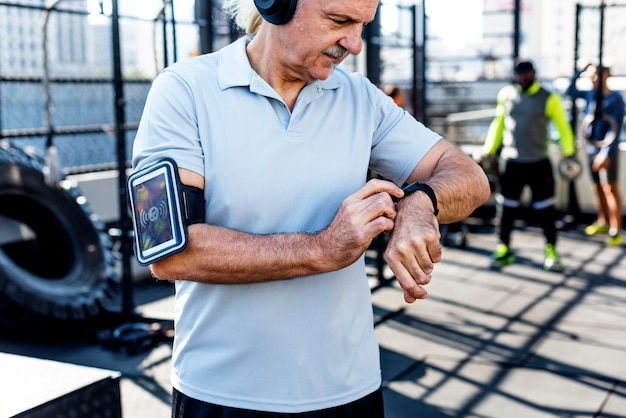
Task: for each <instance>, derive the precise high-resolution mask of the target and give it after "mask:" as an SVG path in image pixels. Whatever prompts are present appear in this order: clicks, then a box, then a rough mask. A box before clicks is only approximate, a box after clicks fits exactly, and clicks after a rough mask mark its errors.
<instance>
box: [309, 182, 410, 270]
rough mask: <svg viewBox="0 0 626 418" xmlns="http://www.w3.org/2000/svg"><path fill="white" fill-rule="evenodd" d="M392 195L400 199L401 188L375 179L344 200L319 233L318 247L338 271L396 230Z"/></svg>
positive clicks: (401, 194)
mask: <svg viewBox="0 0 626 418" xmlns="http://www.w3.org/2000/svg"><path fill="white" fill-rule="evenodd" d="M392 196H393V197H397V198H401V197H402V196H403V191H402V189H401V188H399V187H398V186H396V185H395V184H394V183H392V182H390V181H386V180H380V179H373V180H370V181H368V182H367V183H366V184H365V185H364V186H363V187H361V188H360V189H359V190H357V191H356V192H355V193H353V194H352V195H350V196H348V197H347V198H346V199H345V200H344V201H343V203H342V204H341V207H340V208H339V210H338V211H337V214H336V215H335V217H334V219H333V220H332V222H331V223H330V225H328V227H326V228H325V229H324V230H322V231H321V232H320V233H319V234H318V239H319V245H320V246H323V248H324V249H325V250H326V251H327V254H328V257H329V260H328V261H329V262H331V263H333V264H335V265H336V266H337V268H336V269H339V268H343V267H346V266H349V265H350V264H352V263H354V262H355V261H356V260H357V259H358V258H359V257H360V256H361V255H362V254H363V253H364V252H365V250H367V248H368V247H369V246H370V244H371V242H372V240H373V239H374V238H375V237H376V236H377V235H378V234H380V233H381V232H385V231H391V230H393V227H394V220H395V218H396V207H395V204H394V202H393V201H392Z"/></svg>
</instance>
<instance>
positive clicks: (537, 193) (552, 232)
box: [498, 159, 556, 245]
mask: <svg viewBox="0 0 626 418" xmlns="http://www.w3.org/2000/svg"><path fill="white" fill-rule="evenodd" d="M525 186H529V187H530V190H531V192H532V207H533V209H535V210H536V211H537V214H538V215H539V218H540V219H541V227H542V229H543V233H544V235H545V237H546V243H548V244H553V245H555V244H556V211H555V209H554V203H555V196H554V175H553V172H552V164H551V163H550V160H548V159H544V160H540V161H537V162H532V163H527V162H518V161H514V160H509V161H507V163H506V165H505V167H504V171H503V172H502V173H501V175H500V195H501V196H500V197H499V199H498V201H499V203H500V206H501V207H500V225H499V232H498V235H499V237H500V241H501V242H503V243H505V244H507V245H509V243H510V241H511V232H512V231H513V223H514V221H515V219H517V218H518V210H520V209H521V208H520V199H521V196H522V192H523V190H524V187H525Z"/></svg>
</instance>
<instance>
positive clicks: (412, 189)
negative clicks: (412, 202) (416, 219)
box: [402, 181, 439, 216]
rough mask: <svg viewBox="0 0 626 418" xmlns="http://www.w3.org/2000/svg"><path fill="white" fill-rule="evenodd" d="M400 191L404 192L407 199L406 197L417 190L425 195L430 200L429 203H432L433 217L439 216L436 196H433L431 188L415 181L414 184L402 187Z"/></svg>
mask: <svg viewBox="0 0 626 418" xmlns="http://www.w3.org/2000/svg"><path fill="white" fill-rule="evenodd" d="M402 190H403V191H404V197H407V196H408V195H410V194H412V193H415V192H416V191H418V190H419V191H422V192H424V193H426V195H427V196H428V197H429V198H430V201H431V202H432V203H433V210H434V213H435V216H437V215H438V214H439V208H438V207H437V196H436V195H435V192H434V191H433V188H432V187H430V186H429V185H428V184H426V183H422V182H419V181H416V182H415V183H411V184H409V185H408V186H406V187H404V188H403V189H402Z"/></svg>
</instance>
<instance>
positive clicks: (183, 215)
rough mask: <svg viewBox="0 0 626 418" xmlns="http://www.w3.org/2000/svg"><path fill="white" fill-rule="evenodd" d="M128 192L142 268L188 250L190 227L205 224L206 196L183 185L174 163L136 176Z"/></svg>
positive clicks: (164, 161) (160, 164) (164, 162)
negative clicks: (188, 229) (188, 228)
mask: <svg viewBox="0 0 626 418" xmlns="http://www.w3.org/2000/svg"><path fill="white" fill-rule="evenodd" d="M128 190H129V200H130V208H131V214H132V218H133V229H134V242H135V257H136V259H137V262H138V263H139V264H141V265H142V266H147V265H149V264H152V263H154V262H155V261H159V260H162V259H163V258H166V257H169V256H171V255H173V254H176V253H178V252H180V251H182V250H184V249H185V247H186V246H187V241H188V235H187V227H188V226H189V225H190V224H193V223H200V222H204V192H203V191H202V190H201V189H199V188H197V187H192V186H187V185H184V184H182V183H181V181H180V177H179V175H178V167H177V165H176V163H175V162H174V160H172V159H169V158H164V159H162V160H160V161H159V162H157V163H156V164H154V165H151V166H150V167H147V168H145V169H143V170H139V171H136V172H134V173H133V174H132V175H131V176H130V177H129V179H128Z"/></svg>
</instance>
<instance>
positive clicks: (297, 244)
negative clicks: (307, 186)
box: [151, 170, 402, 284]
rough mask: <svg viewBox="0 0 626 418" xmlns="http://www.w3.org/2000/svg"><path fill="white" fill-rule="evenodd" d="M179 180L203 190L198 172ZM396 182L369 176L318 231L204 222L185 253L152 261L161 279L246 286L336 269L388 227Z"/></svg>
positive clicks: (191, 231)
mask: <svg viewBox="0 0 626 418" xmlns="http://www.w3.org/2000/svg"><path fill="white" fill-rule="evenodd" d="M180 175H181V181H182V182H183V183H185V184H188V185H195V186H197V187H201V188H204V179H203V178H202V176H200V175H198V174H195V173H192V172H190V171H187V170H180ZM391 196H395V197H401V196H402V191H401V189H400V188H399V187H397V186H396V185H395V184H393V183H391V182H389V181H384V180H378V179H376V180H371V181H369V182H368V183H366V184H365V185H364V186H363V187H362V188H361V189H359V190H358V191H357V192H355V193H354V194H352V195H350V196H349V197H348V198H346V199H345V200H344V202H343V203H342V205H341V207H340V208H339V211H338V212H337V214H336V215H335V217H334V219H333V221H332V222H331V223H330V225H328V227H326V228H325V229H323V230H322V231H319V232H317V233H311V234H309V233H283V234H268V235H257V234H249V233H245V232H241V231H237V230H233V229H229V228H224V227H218V226H213V225H207V224H194V225H190V226H189V243H188V245H187V247H186V248H185V250H184V251H182V252H180V253H178V254H175V255H172V256H170V257H168V258H165V259H163V260H161V261H158V262H156V263H154V264H152V265H151V270H152V274H153V275H154V276H155V277H157V278H159V279H163V280H190V281H198V282H204V283H220V284H244V283H256V282H264V281H273V280H284V279H289V278H294V277H301V276H308V275H312V274H320V273H326V272H330V271H335V270H339V269H341V268H344V267H346V266H348V265H350V264H352V263H354V262H355V261H356V260H357V259H358V258H359V257H360V256H361V255H362V254H363V252H364V251H365V250H366V249H367V248H368V247H369V245H370V243H371V242H372V240H373V239H374V237H376V236H377V235H378V234H380V233H382V232H384V231H389V230H392V229H393V227H394V219H395V216H396V212H395V205H394V203H393V201H392V199H391Z"/></svg>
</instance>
